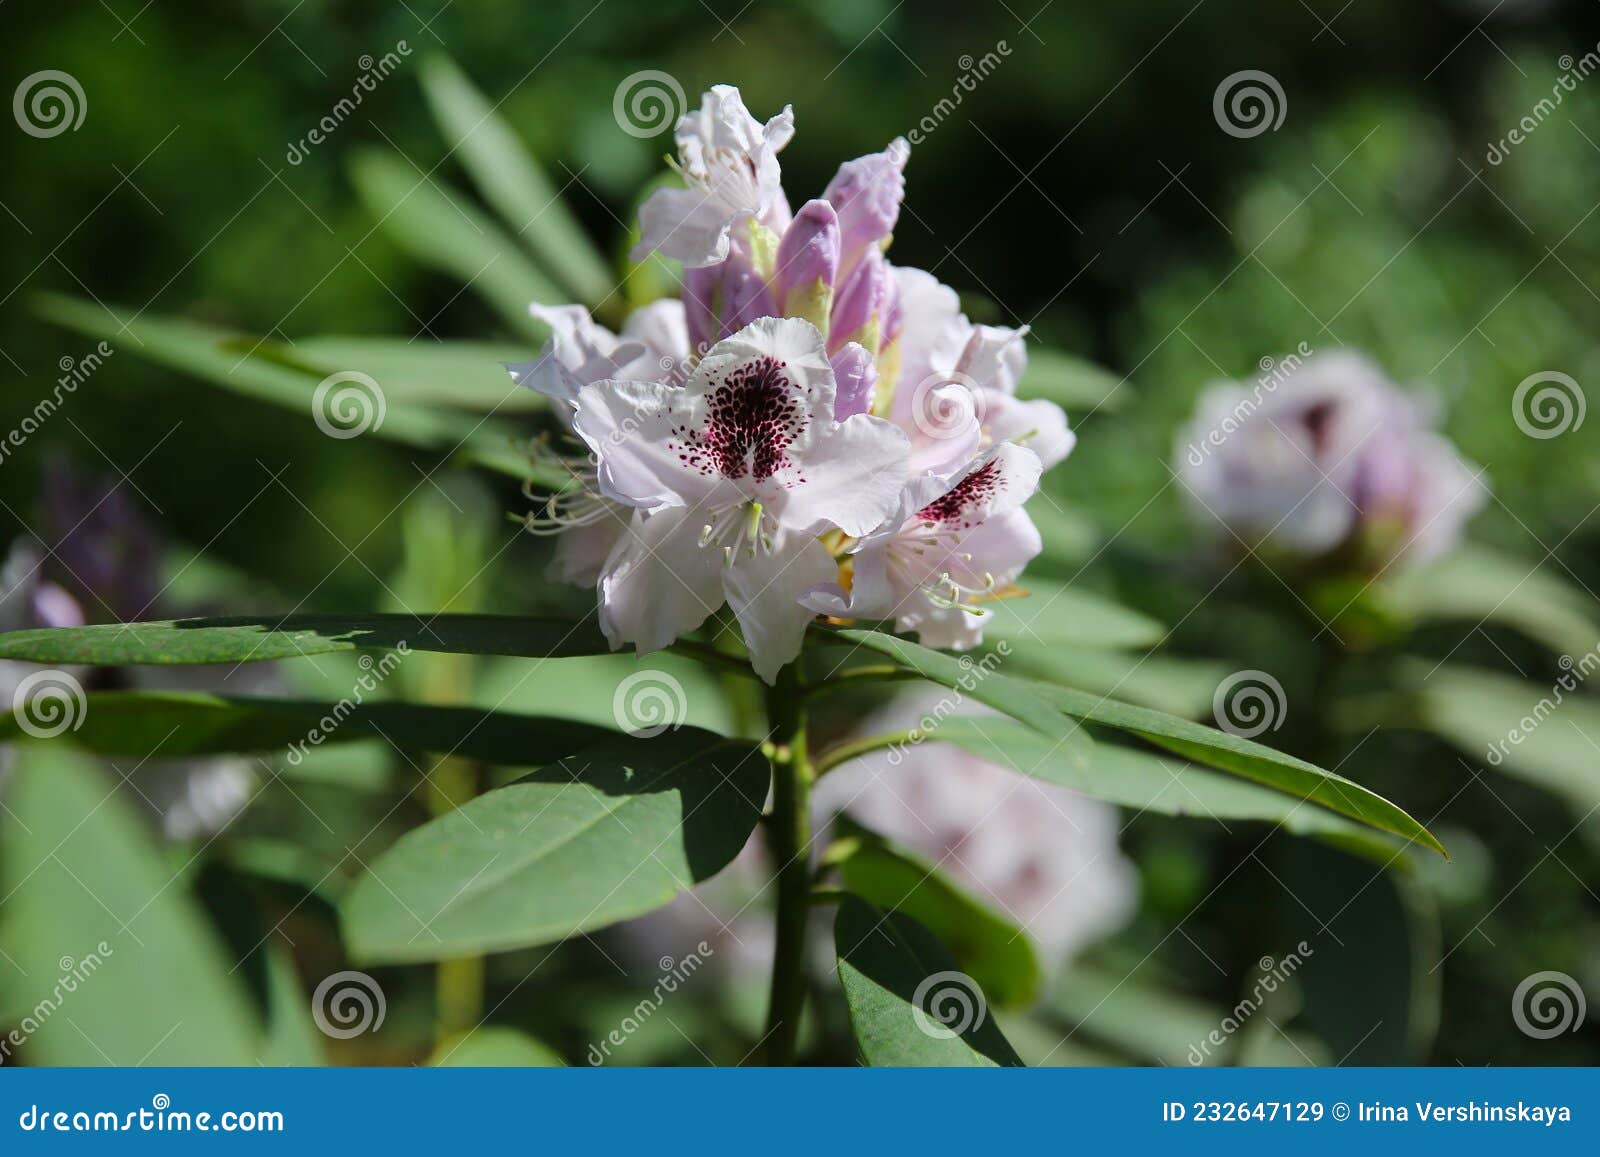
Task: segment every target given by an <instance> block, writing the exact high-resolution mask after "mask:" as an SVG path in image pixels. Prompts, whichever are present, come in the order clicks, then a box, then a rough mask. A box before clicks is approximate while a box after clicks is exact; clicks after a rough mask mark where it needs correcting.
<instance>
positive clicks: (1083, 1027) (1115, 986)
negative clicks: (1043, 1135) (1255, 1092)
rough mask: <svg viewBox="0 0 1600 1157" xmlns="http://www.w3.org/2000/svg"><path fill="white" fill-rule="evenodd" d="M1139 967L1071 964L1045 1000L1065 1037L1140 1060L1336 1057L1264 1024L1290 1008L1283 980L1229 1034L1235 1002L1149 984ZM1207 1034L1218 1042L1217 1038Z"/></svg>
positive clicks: (1285, 1062)
mask: <svg viewBox="0 0 1600 1157" xmlns="http://www.w3.org/2000/svg"><path fill="white" fill-rule="evenodd" d="M1141 968H1142V965H1141V964H1139V963H1135V964H1133V966H1132V967H1130V968H1127V969H1125V970H1124V969H1120V968H1118V969H1107V968H1100V967H1096V966H1095V965H1092V964H1088V963H1084V962H1078V963H1075V964H1073V966H1072V967H1071V968H1070V969H1069V970H1067V972H1066V973H1065V974H1064V975H1063V976H1062V978H1061V981H1060V983H1059V984H1058V985H1057V986H1056V991H1055V992H1054V993H1053V994H1051V997H1050V1000H1049V1007H1050V1009H1051V1011H1053V1012H1054V1013H1056V1014H1057V1015H1059V1016H1060V1017H1062V1018H1063V1019H1065V1020H1066V1021H1067V1022H1068V1023H1069V1024H1070V1026H1071V1029H1070V1032H1069V1033H1068V1034H1066V1035H1067V1039H1068V1040H1070V1041H1072V1042H1078V1041H1084V1040H1086V1039H1088V1040H1093V1041H1099V1042H1103V1043H1106V1044H1110V1045H1112V1046H1114V1047H1116V1048H1118V1049H1120V1050H1122V1051H1125V1052H1127V1053H1130V1054H1132V1055H1133V1056H1135V1057H1137V1058H1138V1059H1140V1060H1141V1061H1147V1062H1152V1063H1155V1064H1160V1065H1172V1066H1195V1065H1222V1064H1241V1065H1245V1064H1248V1065H1272V1066H1275V1067H1299V1066H1301V1065H1316V1064H1332V1063H1334V1061H1336V1060H1337V1059H1338V1058H1337V1057H1330V1056H1328V1053H1327V1050H1326V1049H1325V1048H1323V1047H1322V1046H1321V1045H1319V1044H1318V1043H1316V1042H1315V1041H1314V1040H1312V1039H1311V1038H1310V1037H1308V1036H1306V1035H1304V1034H1302V1033H1296V1032H1279V1031H1277V1030H1274V1029H1273V1028H1272V1027H1271V1025H1270V1024H1269V1023H1267V1022H1266V1017H1268V1016H1271V1017H1272V1018H1273V1020H1275V1021H1277V1022H1278V1023H1280V1024H1282V1023H1283V1019H1282V1018H1283V1017H1284V1016H1285V1015H1286V1013H1287V1012H1288V1011H1290V1010H1292V1008H1293V1000H1292V997H1291V996H1290V994H1288V993H1286V992H1284V990H1283V987H1282V986H1279V988H1278V992H1279V994H1281V995H1276V996H1274V997H1269V998H1268V1002H1267V1003H1265V1004H1264V1007H1263V1009H1262V1012H1261V1013H1260V1014H1258V1016H1257V1018H1255V1019H1254V1020H1251V1021H1246V1022H1245V1029H1246V1031H1242V1032H1235V1033H1233V1034H1231V1035H1230V1034H1225V1033H1224V1032H1223V1026H1224V1025H1225V1024H1226V1023H1228V1022H1229V1021H1230V1019H1235V1018H1234V1012H1235V1010H1234V1009H1233V1008H1230V1007H1227V1006H1221V1007H1219V1006H1216V1005H1211V1004H1206V1003H1204V1002H1202V1001H1198V1000H1194V999H1191V998H1190V997H1187V996H1181V995H1179V994H1177V993H1175V992H1172V991H1170V990H1169V989H1166V988H1164V987H1161V986H1160V985H1157V984H1154V983H1151V982H1150V981H1149V980H1148V979H1146V978H1144V977H1142V976H1140V975H1139V973H1140V971H1141ZM1275 1013H1276V1015H1274V1014H1275ZM1258 1021H1259V1025H1258V1024H1257V1022H1258ZM1251 1030H1254V1031H1251ZM1212 1034H1216V1035H1217V1037H1220V1038H1221V1041H1222V1043H1221V1044H1217V1043H1216V1041H1215V1038H1213V1035H1212ZM1057 1035H1058V1037H1059V1036H1060V1035H1061V1034H1059V1033H1058V1034H1057Z"/></svg>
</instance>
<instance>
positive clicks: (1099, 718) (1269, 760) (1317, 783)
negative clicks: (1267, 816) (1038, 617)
mask: <svg viewBox="0 0 1600 1157" xmlns="http://www.w3.org/2000/svg"><path fill="white" fill-rule="evenodd" d="M1034 686H1035V688H1036V690H1038V692H1039V693H1040V694H1041V695H1042V696H1043V697H1044V698H1046V699H1047V700H1048V701H1049V702H1050V703H1051V704H1053V705H1054V706H1055V707H1057V708H1058V709H1059V710H1061V711H1064V712H1066V713H1067V714H1068V715H1071V716H1074V717H1076V718H1079V719H1084V720H1087V721H1089V722H1092V723H1098V724H1100V725H1101V726H1103V727H1113V728H1116V729H1117V730H1118V731H1126V732H1128V733H1130V734H1133V735H1137V736H1139V737H1141V738H1143V739H1146V740H1148V741H1149V742H1151V743H1153V744H1155V745H1156V746H1157V747H1164V748H1166V749H1167V750H1168V751H1175V752H1177V753H1178V754H1179V755H1182V756H1186V757H1188V758H1189V759H1192V760H1194V761H1195V762H1197V763H1203V764H1205V765H1207V766H1208V767H1216V768H1221V769H1222V770H1223V771H1228V772H1232V773H1234V774H1235V775H1242V776H1244V777H1245V778H1246V779H1253V780H1255V781H1256V782H1258V783H1263V784H1265V785H1266V786H1268V787H1271V788H1276V789H1277V790H1279V791H1282V792H1287V793H1288V794H1290V795H1292V796H1295V797H1296V798H1298V799H1304V800H1308V801H1310V802H1313V803H1319V804H1322V805H1323V806H1324V807H1326V808H1329V809H1331V810H1333V811H1336V812H1338V813H1339V814H1340V815H1344V816H1349V817H1350V818H1351V819H1354V820H1360V821H1361V822H1362V823H1364V824H1367V825H1369V826H1370V827H1374V828H1377V829H1378V830H1380V831H1385V832H1391V833H1393V834H1394V835H1397V836H1400V837H1401V838H1403V839H1406V840H1414V841H1416V842H1417V843H1420V844H1422V845H1424V846H1426V847H1429V848H1432V849H1433V850H1434V851H1436V852H1438V853H1439V854H1440V855H1445V854H1446V853H1445V850H1444V845H1443V844H1441V843H1440V842H1439V841H1438V840H1437V839H1435V838H1434V836H1433V834H1432V833H1431V832H1429V831H1428V829H1427V828H1425V827H1423V826H1422V825H1421V824H1420V823H1418V822H1417V821H1416V820H1414V819H1412V818H1411V816H1410V815H1408V814H1407V813H1406V812H1405V811H1404V810H1402V809H1401V808H1399V807H1397V806H1396V805H1394V804H1392V803H1390V802H1389V801H1388V800H1386V799H1384V798H1383V797H1382V796H1381V795H1378V794H1376V793H1375V792H1372V791H1369V790H1367V789H1366V788H1364V787H1362V786H1361V785H1360V784H1359V783H1356V782H1354V781H1353V780H1348V779H1345V778H1344V777H1343V776H1341V775H1336V774H1334V773H1333V772H1331V771H1324V770H1323V769H1322V768H1320V767H1317V766H1316V765H1315V764H1310V763H1307V762H1305V761H1304V760H1302V759H1296V758H1295V757H1294V756H1292V755H1285V754H1284V753H1283V752H1281V751H1274V750H1273V749H1272V748H1270V747H1266V746H1264V745H1262V744H1259V743H1253V742H1251V741H1250V740H1248V739H1240V738H1239V737H1238V736H1236V735H1229V734H1228V733H1227V732H1225V731H1217V730H1215V729H1213V728H1210V727H1204V726H1201V725H1200V724H1198V723H1191V722H1190V721H1189V720H1187V719H1179V718H1178V717H1177V716H1175V715H1167V714H1164V713H1163V712H1160V711H1152V710H1150V709H1149V708H1148V707H1134V706H1132V705H1131V704H1128V703H1118V702H1116V701H1115V700H1111V699H1107V698H1105V697H1103V696H1099V695H1092V694H1090V693H1088V692H1085V691H1074V690H1071V689H1069V688H1066V687H1052V686H1049V685H1047V684H1043V683H1039V684H1034Z"/></svg>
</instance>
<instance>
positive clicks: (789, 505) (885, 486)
mask: <svg viewBox="0 0 1600 1157" xmlns="http://www.w3.org/2000/svg"><path fill="white" fill-rule="evenodd" d="M830 405H831V402H830ZM908 450H909V445H908V443H907V442H906V436H905V435H904V434H903V433H901V432H900V431H899V430H898V429H896V428H895V427H894V426H893V425H891V424H890V423H888V422H885V421H884V420H883V419H882V418H874V417H871V416H869V415H867V414H857V415H856V416H855V417H853V418H847V419H846V420H845V421H843V422H840V423H839V424H838V426H837V427H836V428H835V429H833V430H831V431H828V432H827V433H826V434H824V435H822V436H821V437H819V438H817V440H816V441H815V442H813V443H812V445H811V446H810V448H809V450H808V451H807V453H806V456H805V459H804V469H805V481H804V482H802V483H800V484H799V485H796V486H794V487H792V488H791V489H789V490H787V491H785V492H784V493H783V495H782V496H781V499H780V500H779V501H778V502H776V503H775V504H774V511H773V513H774V514H775V515H776V517H777V519H778V521H779V522H780V523H781V524H783V525H784V526H786V527H788V528H790V529H793V530H796V531H801V532H804V533H807V534H820V533H822V532H823V531H825V530H829V529H832V528H834V527H837V528H838V529H840V530H842V531H844V532H845V533H846V534H849V535H853V536H856V537H860V536H861V535H864V534H870V533H871V532H872V531H874V530H876V529H877V528H878V527H880V526H881V525H883V523H884V522H885V521H886V520H887V519H888V518H889V517H890V516H891V515H893V514H894V512H895V510H896V508H897V507H898V505H899V501H900V491H901V489H902V488H903V487H904V486H905V483H906V478H907V464H906V459H907V453H908Z"/></svg>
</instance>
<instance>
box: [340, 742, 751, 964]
mask: <svg viewBox="0 0 1600 1157" xmlns="http://www.w3.org/2000/svg"><path fill="white" fill-rule="evenodd" d="M770 775H771V769H770V767H769V766H768V764H767V761H766V759H765V757H764V756H762V754H761V753H760V750H759V749H758V748H757V747H756V746H755V745H754V744H751V743H746V742H740V741H734V740H727V739H722V738H721V737H719V736H716V735H713V734H711V733H710V732H706V731H700V730H698V729H695V728H684V729H683V730H681V731H676V732H672V733H670V734H667V735H662V736H659V737H657V738H655V739H628V738H621V737H618V738H615V739H612V740H608V741H607V742H604V743H601V744H599V745H597V746H595V747H591V748H588V749H586V750H584V751H581V752H579V753H577V754H576V755H572V756H569V757H568V758H566V759H563V760H561V761H560V762H559V763H557V764H554V765H552V766H550V767H547V768H545V769H543V770H541V771H539V772H536V773H534V774H533V775H532V776H529V777H528V778H527V779H524V780H521V781H520V782H518V783H514V784H512V785H510V786H509V787H503V788H500V789H499V790H497V791H492V792H490V793H488V794H487V795H484V796H480V797H479V798H478V799H476V800H473V801H472V802H471V803H468V804H466V805H464V806H463V807H461V808H459V809H457V810H456V811H453V812H451V813H449V814H448V815H445V816H442V817H441V818H439V819H437V820H434V821H433V822H432V823H429V824H427V825H425V826H423V827H421V828H419V829H417V830H416V831H414V832H411V833H410V834H408V835H406V836H405V837H403V838H402V839H401V840H400V841H399V842H398V843H396V844H395V845H394V847H392V848H390V849H389V850H388V851H387V852H385V853H384V854H383V855H382V856H380V857H378V859H377V860H376V861H375V862H374V863H373V864H372V866H371V869H370V871H369V872H368V874H367V875H366V876H364V877H362V878H361V880H360V881H358V883H357V884H356V887H355V889H354V890H353V891H352V892H351V894H350V896H349V899H348V900H347V901H346V903H345V905H344V913H343V915H344V927H345V934H346V938H347V940H348V942H349V944H350V946H351V949H352V951H353V952H354V953H355V954H356V955H357V956H358V957H360V958H362V959H366V960H372V961H386V962H390V961H414V960H439V959H446V958H449V957H454V956H462V955H466V954H469V953H475V952H494V951H501V950H508V949H512V948H522V947H528V946H531V945H535V944H548V943H551V942H553V941H557V940H562V939H564V938H566V937H568V936H573V935H576V934H578V933H580V932H587V931H591V930H593V929H596V928H602V927H605V926H606V925H608V924H614V923H616V922H617V921H619V920H626V919H630V918H632V917H634V916H640V915H643V914H644V913H646V912H649V911H651V910H652V909H655V908H659V907H661V906H662V905H664V904H666V903H668V902H669V901H671V900H672V899H673V898H674V897H675V896H677V895H679V894H680V893H682V892H684V891H687V890H688V889H690V888H692V887H693V886H694V885H696V884H698V883H699V882H701V881H702V880H706V879H709V878H710V877H711V876H713V875H715V874H716V873H717V872H719V871H721V870H722V869H723V868H724V867H726V866H727V865H728V864H729V863H730V862H731V861H732V860H733V858H734V857H735V856H736V855H738V854H739V851H740V850H741V849H742V848H743V847H744V845H745V843H746V842H747V841H748V840H749V838H750V834H751V832H753V831H754V830H755V826H756V822H757V820H758V819H759V818H760V815H761V807H762V804H763V802H764V801H765V799H766V794H767V786H768V782H769V779H770Z"/></svg>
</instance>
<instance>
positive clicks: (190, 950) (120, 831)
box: [0, 748, 262, 1067]
mask: <svg viewBox="0 0 1600 1157" xmlns="http://www.w3.org/2000/svg"><path fill="white" fill-rule="evenodd" d="M129 790H130V789H128V788H124V787H119V785H118V782H117V779H116V777H114V776H108V775H107V774H106V772H105V771H104V770H103V769H102V768H99V767H97V766H96V765H95V764H94V762H93V761H92V760H89V759H87V758H85V757H83V756H79V755H75V754H72V753H69V752H67V751H65V750H63V749H59V748H57V749H44V748H33V749H30V750H28V751H26V752H25V753H24V754H23V755H22V756H21V757H20V758H19V759H18V761H17V765H16V767H15V768H14V769H13V772H12V777H11V779H10V780H9V782H8V783H7V785H6V801H5V807H4V808H3V809H0V880H3V890H0V911H3V914H4V924H3V933H0V934H3V937H4V946H5V951H6V953H7V954H8V957H9V958H10V960H11V961H12V962H14V963H15V965H16V968H17V970H18V972H19V973H20V978H19V979H8V980H7V981H6V983H7V985H8V987H14V988H15V990H16V992H15V996H16V997H17V999H15V1000H9V999H8V1000H6V1001H4V1002H3V1003H5V1004H6V1005H8V1006H10V1005H15V1006H18V1007H22V1008H26V1009H28V1010H30V1018H31V1020H32V1021H33V1025H32V1031H29V1032H28V1042H27V1049H28V1058H29V1059H30V1060H31V1061H32V1062H33V1063H35V1064H46V1065H96V1066H97V1065H119V1066H136V1065H150V1066H157V1067H159V1066H161V1065H252V1064H255V1063H256V1062H257V1060H258V1058H259V1057H260V1056H261V1051H262V1038H261V1030H260V1025H259V1023H258V1021H257V1019H256V1016H255V1013H254V1010H253V1009H252V1007H251V1002H250V999H249V997H248V995H247V993H246V991H245V988H244V985H243V983H242V980H241V978H240V975H239V974H238V973H235V972H233V967H234V964H235V962H234V960H233V958H232V957H231V955H230V954H229V953H228V950H227V948H226V947H225V945H224V944H223V942H222V940H221V939H220V938H219V937H218V936H217V935H216V934H215V933H214V932H213V931H212V929H211V927H210V926H209V924H208V923H207V922H206V919H205V917H204V915H203V914H202V911H201V909H200V907H199V905H198V904H197V903H195V901H194V900H193V899H192V897H191V896H190V895H189V892H188V888H187V886H186V884H185V882H184V881H183V880H181V879H178V878H175V876H174V865H173V864H171V863H169V861H168V860H167V858H166V857H165V856H164V855H163V853H162V851H161V850H160V849H159V848H158V847H157V845H156V842H155V839H154V837H153V836H152V835H151V834H150V833H149V831H148V829H147V828H146V826H145V825H144V823H143V822H142V820H141V818H140V817H139V815H138V814H137V809H136V807H135V805H134V803H131V802H130V801H129V799H128V792H129ZM5 972H6V974H7V976H8V978H9V977H12V976H15V975H16V974H15V973H13V971H12V969H11V966H10V965H7V966H6V968H5ZM23 1027H24V1029H28V1028H29V1026H28V1025H24V1026H23Z"/></svg>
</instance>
